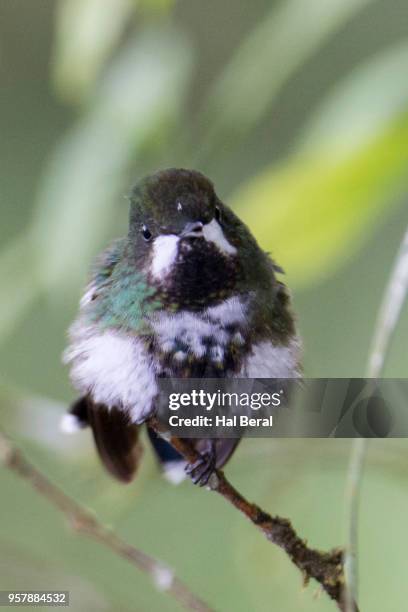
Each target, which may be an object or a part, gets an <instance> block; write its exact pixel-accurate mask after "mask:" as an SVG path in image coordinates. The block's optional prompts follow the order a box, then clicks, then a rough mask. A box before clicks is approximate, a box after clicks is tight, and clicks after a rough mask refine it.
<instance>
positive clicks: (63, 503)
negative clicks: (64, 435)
mask: <svg viewBox="0 0 408 612" xmlns="http://www.w3.org/2000/svg"><path fill="white" fill-rule="evenodd" d="M0 464H2V465H4V466H5V467H7V468H9V469H10V470H12V471H13V472H15V473H16V474H18V475H19V476H20V477H21V478H23V479H24V480H26V481H27V482H28V483H29V484H30V485H31V486H32V487H33V488H34V489H35V490H36V491H37V492H38V493H40V495H42V496H43V497H45V498H46V499H47V500H48V501H49V502H50V503H51V504H52V505H53V506H55V507H56V508H57V509H58V510H59V511H60V512H62V514H63V515H64V516H65V517H66V518H67V519H68V521H69V523H70V525H71V527H72V528H73V529H74V530H75V531H77V532H78V533H80V534H83V535H86V536H88V537H91V538H93V539H94V540H96V541H97V542H99V543H100V544H102V545H103V546H106V547H107V548H109V549H110V550H111V551H113V552H114V553H116V554H117V555H118V556H119V557H122V558H123V559H126V560H127V561H128V562H129V563H131V564H132V565H133V566H135V567H136V568H137V569H138V570H140V571H141V572H143V573H144V574H146V575H147V576H149V578H150V579H151V580H152V581H153V584H154V585H155V586H156V588H157V589H159V590H160V591H163V592H166V593H168V594H169V595H171V596H172V597H173V598H174V599H175V600H177V602H178V603H179V604H180V605H181V606H182V607H183V608H185V609H187V610H195V611H197V612H211V608H210V607H209V606H208V605H207V604H206V603H204V602H203V601H202V600H201V599H199V598H198V597H197V596H196V595H194V593H192V592H191V591H190V589H189V588H188V587H187V586H186V585H185V584H184V583H183V582H182V581H181V580H180V579H179V578H177V576H175V575H174V573H173V571H172V569H171V568H169V567H168V566H167V565H166V564H165V563H162V562H161V561H159V560H157V559H155V558H153V557H151V556H150V555H148V554H146V553H145V552H143V551H141V550H139V549H138V548H135V547H134V546H132V545H131V544H127V542H125V541H124V540H122V539H121V538H120V537H119V536H118V535H117V534H116V533H115V532H114V531H112V530H111V529H109V528H108V527H105V525H103V524H102V523H100V522H99V520H98V519H97V518H96V517H95V516H94V515H93V513H92V512H90V511H89V510H87V509H85V508H83V507H82V506H81V505H80V504H78V502H76V501H74V500H73V499H72V498H71V497H69V496H68V495H67V494H66V493H64V492H63V491H62V490H61V489H60V488H59V487H57V486H56V485H55V484H54V483H53V482H51V480H49V479H48V478H47V477H46V476H45V475H44V474H43V473H42V472H41V471H40V470H39V469H38V468H36V467H35V466H34V465H33V464H32V463H31V462H30V461H29V460H28V459H26V457H25V456H24V455H23V453H22V452H21V451H20V450H19V449H18V448H17V447H16V446H15V445H14V444H13V443H12V442H11V441H10V440H9V438H8V437H7V436H5V435H4V434H3V433H2V432H0Z"/></svg>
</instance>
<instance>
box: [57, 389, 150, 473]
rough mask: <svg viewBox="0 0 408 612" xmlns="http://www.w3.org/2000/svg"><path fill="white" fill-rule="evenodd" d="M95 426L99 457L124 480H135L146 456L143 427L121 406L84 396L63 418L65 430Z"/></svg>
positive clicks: (109, 469) (109, 470)
mask: <svg viewBox="0 0 408 612" xmlns="http://www.w3.org/2000/svg"><path fill="white" fill-rule="evenodd" d="M87 425H89V426H90V428H91V429H92V433H93V437H94V440H95V445H96V448H97V451H98V454H99V457H100V459H101V461H102V463H103V465H104V467H105V468H106V469H107V471H108V472H109V473H110V474H111V475H112V476H114V477H115V478H117V479H118V480H120V481H121V482H125V483H126V482H130V481H131V480H133V478H134V476H135V474H136V472H137V468H138V466H139V462H140V458H141V455H142V452H143V451H142V445H141V444H140V442H139V429H140V428H139V426H137V425H134V424H132V423H130V422H129V419H128V417H127V415H126V414H125V413H124V412H123V411H121V410H118V409H117V408H107V407H106V406H104V405H103V404H95V403H94V402H93V401H92V399H91V398H89V397H87V396H84V397H82V398H80V399H79V400H78V401H76V402H75V403H74V404H73V406H72V408H71V410H70V411H69V412H68V414H66V415H65V417H64V418H63V421H62V427H63V429H64V430H65V431H74V430H75V429H82V428H84V427H86V426H87Z"/></svg>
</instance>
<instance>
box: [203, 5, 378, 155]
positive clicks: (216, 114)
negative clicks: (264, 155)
mask: <svg viewBox="0 0 408 612" xmlns="http://www.w3.org/2000/svg"><path fill="white" fill-rule="evenodd" d="M370 1H371V0H330V2H321V0H310V1H309V2H307V6H305V3H304V1H303V0H286V1H285V2H280V3H279V6H278V7H277V8H276V7H275V6H274V7H273V9H272V10H271V11H270V12H269V13H268V14H267V15H266V16H265V19H262V20H261V22H260V24H258V25H257V26H256V27H255V28H254V29H253V30H252V31H251V32H250V34H249V36H248V37H247V38H246V39H245V40H244V42H243V44H242V45H241V47H240V48H239V49H238V51H237V52H236V53H235V55H234V56H233V58H232V60H231V62H230V63H229V64H228V65H227V66H226V68H225V69H224V71H223V72H222V74H221V76H220V78H219V80H218V81H217V83H216V85H215V88H214V90H213V91H212V93H211V95H210V99H209V101H208V110H207V113H206V121H205V125H206V131H208V122H209V121H211V123H212V127H211V129H210V131H209V137H208V138H209V141H210V140H212V139H213V138H215V137H218V134H219V132H227V133H228V132H231V133H233V134H234V133H238V134H239V135H240V136H242V135H243V134H245V132H248V131H249V130H250V129H251V128H252V127H253V125H254V124H255V123H256V122H257V121H259V120H260V119H262V117H263V115H264V114H265V113H266V112H267V111H268V109H269V108H270V106H271V102H272V100H273V98H274V97H275V96H276V95H277V94H278V92H279V90H280V89H281V88H282V86H283V85H284V84H285V82H286V81H288V80H289V78H290V77H291V76H292V75H293V73H294V72H295V71H296V70H297V69H298V68H299V67H300V66H301V65H302V64H303V63H304V62H305V61H306V60H307V59H308V58H309V57H311V56H312V55H313V53H315V52H316V50H317V49H318V48H319V47H320V46H322V45H323V44H324V42H325V41H326V40H327V39H328V38H329V37H330V35H331V34H333V32H335V31H336V30H338V29H339V28H340V27H341V26H343V25H344V24H345V23H346V22H347V21H348V20H349V19H350V18H351V17H352V15H353V14H354V13H355V12H356V11H358V10H360V9H361V8H362V7H363V6H365V5H366V4H367V3H368V2H370ZM206 146H208V143H207V142H206Z"/></svg>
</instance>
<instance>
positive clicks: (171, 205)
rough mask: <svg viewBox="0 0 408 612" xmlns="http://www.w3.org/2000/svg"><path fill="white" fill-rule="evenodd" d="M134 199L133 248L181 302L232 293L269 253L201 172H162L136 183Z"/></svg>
mask: <svg viewBox="0 0 408 612" xmlns="http://www.w3.org/2000/svg"><path fill="white" fill-rule="evenodd" d="M130 201H131V209H130V223H129V237H128V238H129V248H130V250H131V253H133V257H134V259H135V261H136V264H137V267H138V269H143V270H144V271H145V274H146V276H147V278H148V279H149V282H150V283H151V284H153V285H156V286H157V287H158V288H159V289H161V290H163V291H165V292H166V293H167V294H169V295H171V296H172V298H173V300H174V301H175V302H176V303H178V304H189V303H190V304H197V303H198V304H203V303H205V302H206V301H208V300H209V299H210V298H211V299H212V300H215V301H216V300H217V299H222V297H225V295H228V294H231V293H232V292H233V291H234V289H236V287H237V285H238V284H240V283H241V284H242V283H245V279H246V277H247V276H248V275H247V272H248V266H250V261H251V259H252V270H254V269H255V267H256V266H255V267H254V256H256V254H259V253H261V254H262V255H263V256H264V254H263V252H262V251H261V250H260V249H259V247H258V245H257V243H256V241H255V240H254V238H253V237H252V235H251V233H250V232H249V230H248V229H247V227H246V226H245V225H244V224H243V223H242V222H241V221H240V220H239V219H238V217H236V215H235V214H234V213H233V212H232V211H231V210H230V209H229V208H228V207H227V206H225V205H224V204H223V203H222V202H221V201H220V200H219V198H218V197H217V195H216V193H215V191H214V187H213V185H212V183H211V182H210V181H209V180H208V179H207V178H206V177H205V176H203V175H202V174H200V173H199V172H195V171H192V170H184V169H169V170H164V171H161V172H157V173H156V174H153V175H151V176H148V177H146V178H145V179H143V180H142V181H140V182H139V183H138V184H137V185H136V186H135V188H134V189H133V191H132V194H131V199H130ZM246 263H247V264H248V265H246Z"/></svg>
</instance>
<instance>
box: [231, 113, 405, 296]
mask: <svg viewBox="0 0 408 612" xmlns="http://www.w3.org/2000/svg"><path fill="white" fill-rule="evenodd" d="M407 167H408V119H407V118H404V120H403V121H399V122H398V123H396V124H394V125H393V126H392V127H390V128H388V130H387V131H385V132H384V133H383V134H382V135H381V136H378V137H377V138H376V139H375V140H374V141H373V142H370V143H369V144H366V145H365V146H363V147H360V148H358V149H357V150H356V151H354V152H353V153H352V154H350V155H348V156H342V157H333V155H332V154H331V151H330V149H329V150H322V151H321V152H320V154H316V153H315V154H314V155H313V156H312V155H310V156H309V157H305V156H302V157H296V158H294V159H293V160H292V161H291V162H289V163H287V164H286V165H283V166H281V167H277V168H276V167H273V168H270V169H267V170H266V171H264V172H262V173H261V174H260V175H258V176H256V177H255V178H254V179H251V180H250V181H249V183H248V184H246V185H244V186H243V187H241V189H240V190H239V192H238V194H237V195H236V196H235V198H233V203H235V209H236V210H237V212H238V214H239V215H240V216H241V217H242V218H243V219H244V221H246V222H247V223H248V224H249V225H250V227H251V229H252V230H253V231H254V234H255V236H256V237H257V239H258V240H259V242H260V244H261V246H262V247H263V248H264V249H266V250H270V251H271V252H272V255H273V256H274V257H276V259H277V261H278V262H279V263H280V265H282V266H283V267H284V268H285V270H286V271H287V272H288V274H289V276H290V279H291V283H294V284H297V285H303V284H306V283H310V282H311V281H313V280H316V279H319V278H320V277H322V276H323V275H324V274H325V273H327V271H328V270H329V269H330V268H331V267H332V266H333V265H334V264H335V263H336V262H338V261H339V260H340V259H344V258H345V257H346V256H347V255H349V254H350V253H352V252H353V251H355V250H356V249H357V248H358V247H359V244H360V241H361V238H362V230H363V229H364V230H365V231H367V228H368V227H369V226H373V225H374V224H375V223H376V222H377V221H378V219H379V218H380V216H381V214H382V213H383V212H384V211H385V210H386V209H387V208H389V206H390V203H391V202H392V198H393V197H394V196H395V195H396V194H397V193H398V191H399V190H401V189H402V188H403V187H405V188H406V187H407V186H408V183H407V179H406V176H407Z"/></svg>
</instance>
